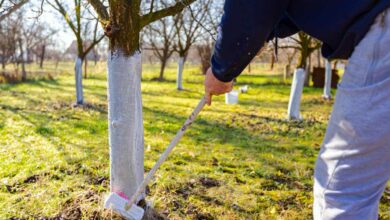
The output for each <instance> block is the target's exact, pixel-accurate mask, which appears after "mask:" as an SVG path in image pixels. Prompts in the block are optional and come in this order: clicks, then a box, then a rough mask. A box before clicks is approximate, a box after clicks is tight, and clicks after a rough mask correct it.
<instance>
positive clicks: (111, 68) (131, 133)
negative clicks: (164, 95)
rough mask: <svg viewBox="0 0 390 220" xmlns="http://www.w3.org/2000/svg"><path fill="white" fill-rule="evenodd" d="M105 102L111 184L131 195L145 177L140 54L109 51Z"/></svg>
mask: <svg viewBox="0 0 390 220" xmlns="http://www.w3.org/2000/svg"><path fill="white" fill-rule="evenodd" d="M108 102H109V106H108V119H109V125H110V126H109V144H110V165H111V167H110V170H111V176H110V177H111V178H110V180H111V182H110V187H111V191H112V192H122V193H124V194H126V195H127V196H128V197H131V196H132V195H133V194H134V192H135V191H136V189H137V187H138V186H139V184H140V183H141V182H142V180H143V178H144V129H143V120H142V98H141V53H139V52H137V53H135V54H134V55H131V56H126V55H125V54H124V53H123V52H122V51H119V50H115V51H111V52H110V53H109V56H108ZM142 197H144V195H141V196H140V197H139V198H140V199H141V198H142Z"/></svg>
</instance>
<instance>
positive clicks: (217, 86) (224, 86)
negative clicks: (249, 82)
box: [204, 68, 233, 105]
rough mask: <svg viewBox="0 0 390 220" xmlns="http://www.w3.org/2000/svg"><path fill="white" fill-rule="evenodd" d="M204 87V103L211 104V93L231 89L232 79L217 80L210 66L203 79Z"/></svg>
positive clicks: (220, 93) (217, 93) (222, 92)
mask: <svg viewBox="0 0 390 220" xmlns="http://www.w3.org/2000/svg"><path fill="white" fill-rule="evenodd" d="M204 89H205V97H206V103H207V104H208V105H211V98H212V96H213V95H222V94H225V93H228V92H230V91H232V89H233V81H231V82H222V81H219V80H218V79H217V78H216V77H215V76H214V74H213V72H212V70H211V68H209V69H208V70H207V73H206V77H205V80H204Z"/></svg>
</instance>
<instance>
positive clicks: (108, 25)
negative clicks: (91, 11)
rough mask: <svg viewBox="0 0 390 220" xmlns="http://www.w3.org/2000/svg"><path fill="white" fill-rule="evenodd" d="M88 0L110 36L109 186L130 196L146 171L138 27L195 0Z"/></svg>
mask: <svg viewBox="0 0 390 220" xmlns="http://www.w3.org/2000/svg"><path fill="white" fill-rule="evenodd" d="M88 1H89V2H90V3H91V5H92V6H93V7H94V8H95V11H96V13H97V14H98V15H99V18H100V21H101V23H102V25H103V27H104V29H105V33H106V35H107V36H108V37H109V57H108V97H109V98H108V100H109V107H108V115H109V116H108V118H109V144H110V157H111V164H110V167H111V176H110V180H111V181H110V188H111V191H114V192H118V191H120V192H123V193H125V194H126V195H128V196H131V195H133V193H134V192H135V190H136V189H137V187H138V186H139V184H140V183H141V182H142V180H143V176H144V135H143V120H142V99H141V50H140V32H141V30H142V29H143V28H144V27H145V26H147V25H149V24H150V23H152V22H155V21H158V20H160V19H162V18H164V17H167V16H172V15H175V14H177V13H179V12H180V11H182V10H183V8H185V7H187V6H188V5H189V4H191V3H193V2H194V1H195V0H178V1H172V4H170V5H169V6H162V5H159V6H157V5H156V4H155V1H154V0H149V1H142V0H133V1H128V0H110V1H109V2H108V9H109V11H108V10H107V5H105V4H104V3H103V2H102V1H100V0H88ZM143 197H144V195H143V196H142V198H143ZM142 198H139V199H142Z"/></svg>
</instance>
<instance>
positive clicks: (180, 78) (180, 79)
mask: <svg viewBox="0 0 390 220" xmlns="http://www.w3.org/2000/svg"><path fill="white" fill-rule="evenodd" d="M183 69H184V57H179V60H178V67H177V79H176V87H177V90H183Z"/></svg>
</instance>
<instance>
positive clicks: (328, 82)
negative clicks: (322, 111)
mask: <svg viewBox="0 0 390 220" xmlns="http://www.w3.org/2000/svg"><path fill="white" fill-rule="evenodd" d="M331 88H332V65H331V62H330V61H329V60H326V61H325V83H324V95H323V96H322V97H324V98H325V99H329V100H330V99H332V94H331Z"/></svg>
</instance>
